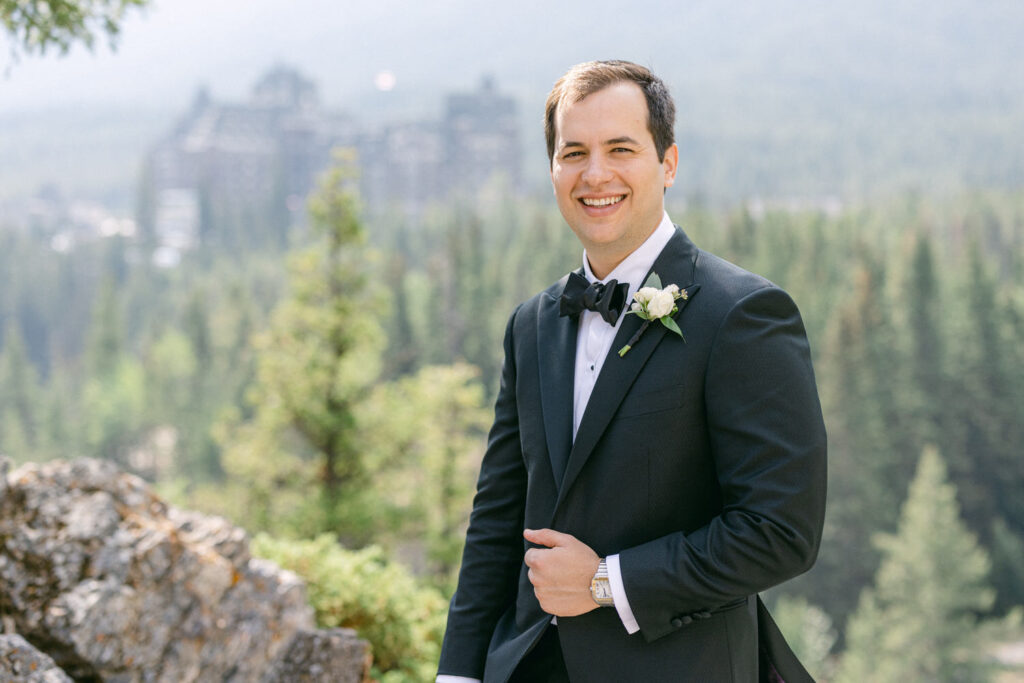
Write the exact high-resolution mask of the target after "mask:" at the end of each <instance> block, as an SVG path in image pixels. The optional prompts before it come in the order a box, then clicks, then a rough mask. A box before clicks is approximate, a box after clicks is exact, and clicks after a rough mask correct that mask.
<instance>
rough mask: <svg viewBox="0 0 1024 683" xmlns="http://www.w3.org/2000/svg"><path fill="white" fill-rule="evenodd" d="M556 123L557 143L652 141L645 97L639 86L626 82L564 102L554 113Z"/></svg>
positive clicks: (563, 144)
mask: <svg viewBox="0 0 1024 683" xmlns="http://www.w3.org/2000/svg"><path fill="white" fill-rule="evenodd" d="M618 86H626V87H618ZM630 88H631V89H632V90H630ZM555 123H556V125H555V130H556V132H557V137H556V140H557V144H558V145H559V146H566V145H568V144H570V143H584V142H585V143H586V144H599V143H606V144H612V143H615V142H620V143H621V142H627V141H632V142H634V143H637V144H639V143H649V142H653V138H652V137H651V133H650V131H649V130H648V113H647V100H646V99H645V98H644V96H643V92H642V91H641V90H640V88H639V86H637V85H636V84H635V83H632V82H629V81H622V82H620V83H615V84H612V85H611V86H609V87H607V88H602V89H601V90H598V91H597V92H594V93H591V94H590V95H588V96H587V97H585V98H583V99H581V100H578V101H575V102H563V103H562V105H561V106H559V107H558V111H557V112H556V113H555Z"/></svg>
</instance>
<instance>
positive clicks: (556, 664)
mask: <svg viewBox="0 0 1024 683" xmlns="http://www.w3.org/2000/svg"><path fill="white" fill-rule="evenodd" d="M509 683H569V674H568V672H567V671H566V670H565V660H564V659H562V645H561V644H560V643H559V642H558V627H557V626H555V625H554V624H551V625H550V626H548V627H547V628H546V629H545V630H544V635H543V636H541V639H540V642H538V643H537V644H536V645H535V646H534V648H533V649H532V650H530V651H529V652H527V653H526V656H524V657H523V658H522V659H521V660H520V661H519V666H517V667H516V670H515V671H513V672H512V678H510V679H509Z"/></svg>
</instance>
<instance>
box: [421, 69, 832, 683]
mask: <svg viewBox="0 0 1024 683" xmlns="http://www.w3.org/2000/svg"><path fill="white" fill-rule="evenodd" d="M674 118H675V107H674V104H673V103H672V100H671V97H670V96H669V94H668V92H667V90H666V89H665V86H664V84H663V83H662V82H661V81H660V80H659V79H658V78H656V77H655V76H653V75H652V74H651V73H650V72H649V71H648V70H647V69H645V68H643V67H640V66H637V65H635V64H631V63H628V62H618V61H614V62H590V63H586V64H580V65H577V66H575V67H573V68H572V69H570V70H569V72H568V73H567V74H566V75H565V76H563V77H562V79H560V80H559V81H558V82H557V83H556V84H555V87H554V89H553V90H552V91H551V94H550V95H549V97H548V102H547V114H546V124H545V132H546V134H547V144H548V155H549V158H550V162H551V180H552V184H553V186H554V191H555V197H556V199H557V201H558V206H559V209H560V210H561V212H562V215H563V216H564V217H565V220H566V222H567V223H568V224H569V226H570V227H571V228H572V230H573V231H574V232H575V233H576V235H577V237H578V238H579V240H580V242H581V243H582V245H583V247H584V259H583V268H582V269H581V270H579V271H577V272H576V273H572V274H570V275H568V276H566V277H565V278H562V280H560V281H559V282H558V283H556V284H554V285H552V286H551V287H550V288H548V289H547V290H545V291H544V292H541V293H540V294H538V295H537V296H535V297H533V298H532V299H530V300H529V301H526V302H525V303H523V304H521V305H520V306H519V307H518V308H517V309H516V310H515V311H514V312H513V314H512V316H511V318H510V320H509V323H508V327H507V330H506V333H505V342H504V347H505V362H504V365H503V368H502V377H501V387H500V390H499V394H498V399H497V403H496V406H495V420H494V425H493V427H492V428H491V432H490V435H489V438H488V445H487V452H486V454H485V455H484V459H483V463H482V465H481V470H480V478H479V482H478V490H477V495H476V497H475V499H474V503H473V512H472V515H471V517H470V523H469V529H468V531H467V534H466V547H465V552H464V556H463V561H462V569H461V572H460V575H459V585H458V589H457V591H456V593H455V596H454V597H453V598H452V604H451V610H450V612H449V617H448V628H447V632H446V634H445V641H444V646H443V649H442V654H441V662H440V666H439V676H438V681H442V682H443V681H465V680H479V679H482V680H483V681H485V682H488V683H489V682H490V681H496V682H498V683H503V682H504V681H508V680H512V681H529V682H531V683H532V682H535V681H566V680H571V681H574V682H590V681H641V682H653V681H700V682H702V683H707V682H715V681H744V682H745V681H757V680H778V679H779V678H781V679H783V680H785V681H787V683H793V682H794V681H799V680H810V677H809V676H808V675H807V673H806V672H805V671H804V670H803V668H802V667H801V666H800V664H799V662H797V660H796V658H795V657H794V656H793V654H792V652H790V651H789V649H788V647H786V645H785V641H783V640H782V637H781V635H780V634H779V633H778V630H777V628H776V627H775V625H774V623H773V622H772V621H771V618H770V617H769V616H768V614H767V612H766V611H765V610H764V607H763V605H762V604H761V603H760V600H759V599H758V598H757V593H758V592H759V591H762V590H764V589H766V588H769V587H771V586H773V585H776V584H778V583H780V582H782V581H784V580H786V579H788V578H790V577H792V576H794V575H796V574H799V573H800V572H803V571H805V570H806V569H808V568H809V567H810V566H811V564H812V563H813V561H814V558H815V556H816V553H817V548H818V543H819V540H820V535H821V528H822V520H823V515H824V504H825V431H824V425H823V423H822V418H821V410H820V406H819V403H818V396H817V390H816V388H815V383H814V375H813V371H812V369H811V362H810V354H809V349H808V344H807V339H806V335H805V332H804V328H803V324H802V322H801V320H800V316H799V313H798V312H797V309H796V306H795V305H794V304H793V302H792V300H791V299H790V298H789V297H788V295H786V294H785V292H783V291H782V290H780V289H779V288H777V287H775V286H774V285H773V284H772V283H770V282H768V281H767V280H764V279H763V278H760V277H758V276H755V275H752V274H750V273H748V272H746V271H744V270H742V269H740V268H738V267H736V266H733V265H731V264H729V263H727V262H725V261H723V260H721V259H719V258H716V257H715V256H712V255H711V254H708V253H707V252H704V251H701V250H699V249H698V248H697V247H696V246H694V244H693V243H692V242H691V241H690V240H689V239H688V238H687V237H686V235H685V234H684V233H683V232H682V230H681V229H679V228H678V227H675V226H673V225H672V223H671V222H670V221H669V219H668V216H667V215H666V214H665V212H664V200H663V196H664V192H665V190H666V188H668V187H669V186H671V185H672V184H673V182H674V180H675V174H676V167H677V164H678V155H679V151H678V149H677V147H676V145H675V143H674V135H673V127H674ZM651 273H654V274H656V275H657V276H658V278H659V279H660V283H654V282H651V283H650V284H653V285H654V286H655V287H656V288H658V289H661V288H664V289H666V290H668V291H669V292H670V294H668V295H664V294H662V295H658V296H659V297H660V298H661V300H662V303H664V298H665V296H668V297H669V308H665V307H664V306H661V305H660V304H659V306H661V308H662V310H661V311H660V312H659V311H655V310H653V309H654V308H655V307H654V305H653V304H652V305H651V306H650V307H649V309H650V310H647V313H648V314H649V315H648V317H650V318H655V319H654V320H653V322H648V324H647V325H646V326H645V325H644V323H645V321H644V320H642V319H641V316H640V315H638V314H625V313H624V312H623V313H622V314H619V315H616V313H615V311H614V309H615V308H617V306H618V305H619V304H622V303H623V301H622V300H625V301H626V302H630V301H633V300H634V296H633V295H634V294H635V293H636V292H637V291H638V290H639V289H640V288H641V286H642V285H644V284H645V283H648V277H649V275H650V274H651ZM581 277H584V278H586V280H581ZM594 283H600V284H594ZM620 283H628V291H627V292H625V294H623V292H622V289H627V288H626V287H624V286H623V285H622V284H620ZM655 291H656V290H645V292H643V293H641V297H640V298H639V299H638V300H637V305H639V304H640V303H642V302H643V301H646V300H647V299H649V298H650V297H651V295H652V293H653V292H655ZM677 297H678V298H677ZM673 300H674V302H673ZM670 308H675V309H677V310H675V311H674V312H671V311H670ZM643 310H644V309H641V312H643ZM661 313H667V315H666V316H665V317H666V319H667V320H671V322H669V323H667V324H665V323H661V322H660V320H659V319H657V318H658V315H660V314H661ZM673 322H674V323H675V327H676V328H677V329H675V330H673V329H670V328H671V327H672V326H673V325H672V323H673ZM677 333H678V334H677ZM627 346H628V347H629V348H628V349H627V348H625V347H627Z"/></svg>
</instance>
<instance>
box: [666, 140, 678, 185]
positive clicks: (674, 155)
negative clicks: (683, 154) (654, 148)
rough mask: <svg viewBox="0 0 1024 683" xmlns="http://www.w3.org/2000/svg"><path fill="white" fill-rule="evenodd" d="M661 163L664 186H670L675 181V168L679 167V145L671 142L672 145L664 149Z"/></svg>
mask: <svg viewBox="0 0 1024 683" xmlns="http://www.w3.org/2000/svg"><path fill="white" fill-rule="evenodd" d="M662 165H663V166H664V167H665V187H666V188H668V187H672V185H673V184H674V183H675V182H676V169H677V168H679V145H677V144H676V143H674V142H673V143H672V146H671V147H669V148H668V149H666V150H665V160H664V161H662Z"/></svg>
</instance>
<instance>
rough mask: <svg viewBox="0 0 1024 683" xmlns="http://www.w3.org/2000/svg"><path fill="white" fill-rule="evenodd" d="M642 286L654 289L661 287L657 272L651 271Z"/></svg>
mask: <svg viewBox="0 0 1024 683" xmlns="http://www.w3.org/2000/svg"><path fill="white" fill-rule="evenodd" d="M644 287H654V288H655V289H661V288H662V287H661V278H660V277H658V274H657V273H651V276H650V277H649V278H647V282H645V283H644Z"/></svg>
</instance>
